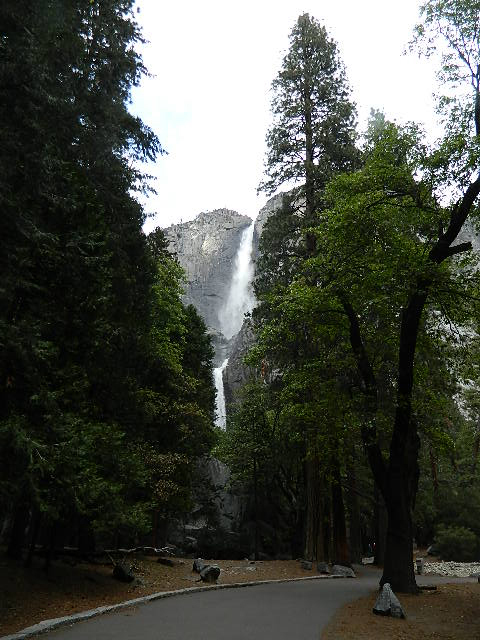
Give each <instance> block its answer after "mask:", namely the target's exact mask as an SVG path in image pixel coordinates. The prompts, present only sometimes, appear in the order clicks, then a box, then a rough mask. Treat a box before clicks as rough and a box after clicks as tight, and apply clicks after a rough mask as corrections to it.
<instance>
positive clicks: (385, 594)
mask: <svg viewBox="0 0 480 640" xmlns="http://www.w3.org/2000/svg"><path fill="white" fill-rule="evenodd" d="M373 613H376V614H377V615H379V616H392V618H405V613H404V611H403V609H402V605H401V604H400V601H399V599H398V598H397V596H396V595H395V594H394V593H393V591H392V589H391V587H390V585H389V584H388V582H386V583H385V584H384V585H383V587H382V590H381V591H380V593H379V595H378V598H377V601H376V602H375V606H374V607H373Z"/></svg>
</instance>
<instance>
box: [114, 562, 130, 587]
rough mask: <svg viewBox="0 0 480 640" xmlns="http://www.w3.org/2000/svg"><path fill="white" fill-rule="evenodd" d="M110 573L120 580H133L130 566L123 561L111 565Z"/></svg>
mask: <svg viewBox="0 0 480 640" xmlns="http://www.w3.org/2000/svg"><path fill="white" fill-rule="evenodd" d="M112 575H113V577H114V578H115V580H119V581H120V582H133V581H134V580H135V575H134V573H133V571H132V567H130V566H128V565H126V564H123V563H119V564H116V565H115V566H114V567H113V573H112Z"/></svg>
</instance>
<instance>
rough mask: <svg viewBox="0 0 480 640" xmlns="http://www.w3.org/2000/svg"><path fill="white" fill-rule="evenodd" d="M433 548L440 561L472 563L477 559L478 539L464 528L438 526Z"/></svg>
mask: <svg viewBox="0 0 480 640" xmlns="http://www.w3.org/2000/svg"><path fill="white" fill-rule="evenodd" d="M435 548H436V549H437V552H438V555H439V556H440V557H441V558H442V560H456V561H457V562H472V561H473V560H477V559H478V539H477V537H476V536H475V534H474V533H473V531H471V530H470V529H467V528H465V527H455V526H449V527H444V526H439V527H438V531H437V534H436V536H435Z"/></svg>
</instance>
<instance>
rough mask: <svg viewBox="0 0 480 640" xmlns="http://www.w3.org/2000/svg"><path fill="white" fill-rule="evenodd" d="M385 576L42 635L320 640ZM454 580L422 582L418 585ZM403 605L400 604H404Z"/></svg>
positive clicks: (214, 595)
mask: <svg viewBox="0 0 480 640" xmlns="http://www.w3.org/2000/svg"><path fill="white" fill-rule="evenodd" d="M380 575H381V573H380V572H379V571H377V570H375V569H363V570H361V575H360V577H359V578H357V579H348V578H344V579H333V580H307V581H299V582H286V583H273V584H262V585H258V586H253V587H244V588H239V589H222V590H218V591H216V590H215V591H214V590H212V591H203V592H197V593H191V594H185V595H181V596H176V597H172V598H165V599H162V600H156V601H153V602H150V603H148V604H144V605H140V606H137V607H132V608H129V609H123V610H120V611H118V612H116V613H112V614H106V615H102V616H99V617H97V618H93V619H91V620H87V621H85V622H81V623H78V624H74V625H72V626H70V627H61V628H59V629H57V630H56V631H52V632H50V633H47V634H42V635H41V638H44V639H45V640H47V639H51V640H64V639H65V640H80V639H81V640H86V639H93V640H110V639H112V640H113V639H115V640H287V639H288V640H292V638H294V639H295V640H312V639H314V640H319V638H320V633H321V631H322V629H323V628H324V627H325V626H326V624H327V623H328V622H329V620H330V619H331V617H332V615H333V614H334V612H335V611H336V610H337V609H338V608H339V607H341V606H342V605H343V604H345V603H347V602H350V601H352V600H355V599H357V598H360V597H362V596H364V595H367V594H368V593H370V592H371V591H372V590H374V589H377V588H378V581H379V578H380ZM448 581H452V580H451V579H450V580H448V579H447V580H443V579H441V578H440V579H439V578H436V579H432V578H423V577H422V578H420V579H419V580H418V582H419V583H429V582H430V583H432V582H435V583H436V584H438V583H441V582H448ZM400 600H401V599H400Z"/></svg>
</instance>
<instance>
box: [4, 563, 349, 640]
mask: <svg viewBox="0 0 480 640" xmlns="http://www.w3.org/2000/svg"><path fill="white" fill-rule="evenodd" d="M335 578H347V576H343V575H340V574H338V575H337V574H331V575H323V576H304V577H302V578H281V579H279V580H256V581H250V582H233V583H232V584H214V585H211V586H208V587H207V586H205V587H186V588H185V589H177V590H176V591H158V592H156V593H151V594H149V595H147V596H141V597H140V598H134V599H133V600H125V602H118V603H117V604H110V605H105V606H103V607H96V608H95V609H88V610H87V611H80V612H79V613H74V614H72V615H71V616H63V617H61V618H51V619H50V620H42V622H38V623H37V624H34V625H32V626H31V627H26V628H25V629H22V630H20V631H17V632H16V633H12V634H10V635H8V636H0V640H24V638H32V637H33V636H37V635H40V634H42V633H47V632H48V631H53V630H54V629H58V628H59V627H64V626H66V625H72V624H76V623H77V622H83V621H84V620H90V618H96V617H97V616H101V615H103V614H105V613H112V612H114V611H120V610H121V609H128V608H129V607H135V606H137V605H141V604H146V603H147V602H152V601H154V600H162V599H163V598H173V597H174V596H183V595H188V594H189V593H198V592H200V591H219V590H220V589H239V588H241V587H256V586H257V585H261V584H275V583H277V584H279V583H282V582H301V581H305V580H332V579H335ZM347 579H348V578H347Z"/></svg>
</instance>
